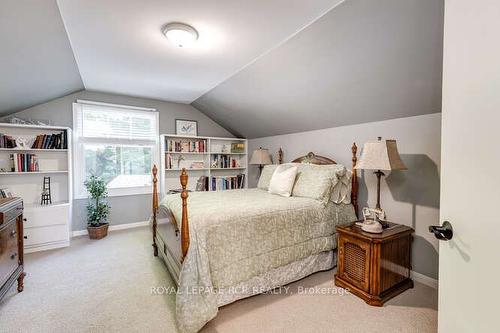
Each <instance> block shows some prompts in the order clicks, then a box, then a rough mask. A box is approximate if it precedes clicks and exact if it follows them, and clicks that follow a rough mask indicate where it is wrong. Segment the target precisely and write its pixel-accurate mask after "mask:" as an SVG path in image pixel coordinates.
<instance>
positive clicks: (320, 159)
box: [280, 142, 358, 217]
mask: <svg viewBox="0 0 500 333" xmlns="http://www.w3.org/2000/svg"><path fill="white" fill-rule="evenodd" d="M280 150H281V148H280ZM357 152H358V147H357V146H356V142H354V143H353V144H352V147H351V153H352V158H351V161H352V170H351V171H352V178H351V185H352V189H351V203H352V205H353V206H354V212H355V213H356V217H358V175H357V171H356V169H354V167H355V166H356V163H357V162H358V157H357ZM280 155H281V159H280V162H281V161H282V159H283V151H281V152H280ZM292 163H310V164H318V165H328V164H337V162H335V161H334V160H332V159H331V158H328V157H325V156H321V155H316V154H315V153H313V152H309V153H307V155H304V156H300V157H297V158H296V159H294V160H293V161H292ZM280 164H281V163H280Z"/></svg>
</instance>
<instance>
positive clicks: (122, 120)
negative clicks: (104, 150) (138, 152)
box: [79, 104, 157, 141]
mask: <svg viewBox="0 0 500 333" xmlns="http://www.w3.org/2000/svg"><path fill="white" fill-rule="evenodd" d="M80 121H81V124H80V128H79V130H80V135H81V136H82V137H84V138H106V139H127V140H151V141H154V140H156V136H157V124H156V122H157V114H156V112H150V111H136V110H127V109H124V108H113V107H107V106H102V105H90V104H84V105H82V114H81V118H80Z"/></svg>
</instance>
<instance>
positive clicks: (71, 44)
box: [56, 0, 87, 97]
mask: <svg viewBox="0 0 500 333" xmlns="http://www.w3.org/2000/svg"><path fill="white" fill-rule="evenodd" d="M59 2H60V0H57V1H56V5H57V10H58V11H59V16H60V17H61V21H62V23H63V27H64V32H65V33H66V37H68V42H69V47H70V48H71V53H73V59H75V64H76V68H77V69H78V75H79V76H80V80H81V81H82V84H83V89H87V86H86V84H85V80H84V79H83V76H82V72H81V70H80V63H79V62H78V59H77V57H76V54H75V49H74V47H73V42H72V41H71V37H70V35H69V33H68V28H67V26H66V20H65V19H64V16H63V14H62V12H61V7H60V6H59ZM61 97H62V96H61Z"/></svg>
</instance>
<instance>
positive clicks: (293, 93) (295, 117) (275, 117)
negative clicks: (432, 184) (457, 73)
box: [0, 0, 444, 138]
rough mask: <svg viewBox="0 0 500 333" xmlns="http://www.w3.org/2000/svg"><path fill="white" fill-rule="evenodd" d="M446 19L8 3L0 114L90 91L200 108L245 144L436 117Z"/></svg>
mask: <svg viewBox="0 0 500 333" xmlns="http://www.w3.org/2000/svg"><path fill="white" fill-rule="evenodd" d="M443 7H444V5H443V0H404V1H401V0H377V1H371V0H345V1H344V0H315V1H303V0H255V1H246V0H184V1H175V0H148V1H142V0H107V1H100V0H58V1H57V3H56V1H55V0H24V1H18V0H2V1H1V2H0V29H1V30H0V45H1V52H0V71H1V76H0V115H2V114H8V113H12V112H14V111H17V110H21V109H24V108H26V107H28V106H31V105H34V104H39V103H42V102H45V101H47V100H50V99H53V98H57V97H60V96H63V95H66V94H69V93H71V92H74V91H77V90H81V89H88V90H96V91H102V92H111V93H118V94H126V95H130V96H137V97H149V98H156V99H160V100H166V101H177V102H182V103H192V105H193V106H195V107H196V108H198V109H199V110H201V111H202V112H203V113H205V114H206V115H208V116H209V117H211V118H212V119H214V120H216V121H217V122H218V123H220V124H221V125H222V126H224V127H225V128H226V129H228V130H230V131H231V132H233V133H234V134H236V135H241V136H244V137H248V138H255V137H262V136H269V135H277V134H284V133H291V132H299V131H305V130H312V129H319V128H327V127H335V126H341V125H348V124H355V123H362V122H370V121H377V120H384V119H391V118H397V117H406V116H414V115H420V114H426V113H434V112H439V111H440V109H441V72H442V39H443V36H442V30H443V28H442V26H443V11H444V9H443ZM170 21H184V22H187V23H190V24H193V25H194V26H195V27H196V28H198V30H199V31H200V41H199V44H197V46H196V47H194V48H192V49H178V48H175V47H172V46H171V45H170V44H169V43H168V42H167V41H166V39H165V38H164V36H162V34H161V30H160V28H161V25H162V24H164V23H167V22H170ZM75 58H76V60H75ZM200 96H201V97H200ZM193 101H194V102H193Z"/></svg>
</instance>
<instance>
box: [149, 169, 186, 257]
mask: <svg viewBox="0 0 500 333" xmlns="http://www.w3.org/2000/svg"><path fill="white" fill-rule="evenodd" d="M152 173H153V214H152V220H153V221H152V231H153V244H152V245H153V254H154V256H155V257H157V256H158V245H157V244H156V232H157V228H158V222H157V218H158V168H157V167H156V165H153V170H152ZM179 178H180V181H181V186H182V192H181V199H182V223H181V251H182V260H184V258H185V257H186V255H187V251H188V249H189V222H188V213H187V198H188V191H187V190H186V187H187V183H188V178H189V177H188V174H187V172H186V169H182V172H181V175H180V177H179Z"/></svg>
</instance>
